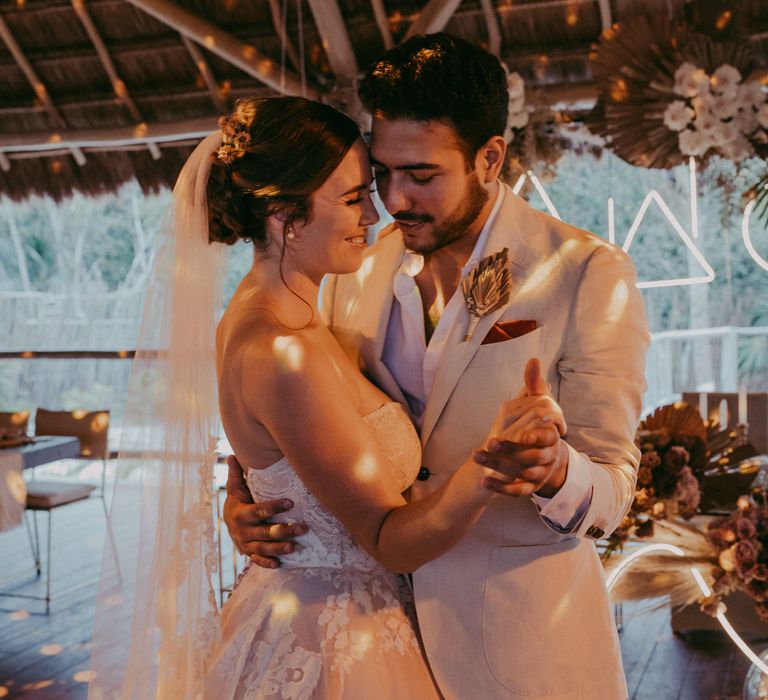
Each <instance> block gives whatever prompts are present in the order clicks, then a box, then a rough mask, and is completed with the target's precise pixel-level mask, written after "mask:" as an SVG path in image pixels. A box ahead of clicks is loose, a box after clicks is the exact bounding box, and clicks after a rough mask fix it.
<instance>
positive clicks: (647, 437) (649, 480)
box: [603, 402, 707, 559]
mask: <svg viewBox="0 0 768 700" xmlns="http://www.w3.org/2000/svg"><path fill="white" fill-rule="evenodd" d="M635 444H636V445H637V447H638V448H639V449H640V466H639V469H638V473H637V486H636V489H635V499H634V501H633V503H632V506H631V507H630V510H629V512H628V513H627V515H626V516H625V517H624V519H623V520H622V522H621V524H620V525H619V527H618V528H617V529H616V530H615V531H614V532H613V533H612V534H611V535H610V536H609V537H608V542H607V546H606V547H605V549H604V550H603V558H604V559H607V558H608V557H610V556H611V555H612V554H613V553H614V552H615V551H617V550H620V549H622V547H623V545H624V543H625V542H626V541H627V540H629V539H630V538H632V537H636V538H646V537H651V536H653V534H654V532H655V523H656V522H658V521H660V520H666V519H667V518H670V517H680V518H683V519H684V520H688V519H690V518H692V517H693V516H694V515H695V514H696V510H697V508H698V506H699V502H700V501H701V488H700V486H699V480H698V479H697V478H696V475H695V473H694V472H696V473H701V472H702V471H703V469H704V467H705V466H706V463H707V447H706V426H705V424H704V421H703V420H702V418H701V416H700V415H699V412H698V411H697V410H696V409H695V408H693V407H692V406H689V405H688V404H686V403H683V402H677V403H675V404H671V405H669V406H663V407H661V408H659V409H657V410H656V411H655V412H654V413H653V414H652V415H651V416H649V417H648V418H646V419H645V420H644V421H643V422H642V423H641V424H640V427H639V428H638V431H637V434H636V436H635Z"/></svg>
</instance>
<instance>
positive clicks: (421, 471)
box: [416, 467, 432, 481]
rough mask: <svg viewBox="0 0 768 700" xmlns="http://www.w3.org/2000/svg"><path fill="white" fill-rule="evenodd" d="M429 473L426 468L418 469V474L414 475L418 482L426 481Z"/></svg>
mask: <svg viewBox="0 0 768 700" xmlns="http://www.w3.org/2000/svg"><path fill="white" fill-rule="evenodd" d="M431 473H432V472H430V471H429V469H427V468H426V467H422V468H421V469H419V473H418V474H417V475H416V478H417V479H418V480H419V481H426V480H427V479H429V476H430V474H431Z"/></svg>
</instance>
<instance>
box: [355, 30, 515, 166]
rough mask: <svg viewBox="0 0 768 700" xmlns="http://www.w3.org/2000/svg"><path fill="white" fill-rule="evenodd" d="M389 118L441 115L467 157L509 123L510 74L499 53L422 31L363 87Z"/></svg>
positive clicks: (371, 106)
mask: <svg viewBox="0 0 768 700" xmlns="http://www.w3.org/2000/svg"><path fill="white" fill-rule="evenodd" d="M358 94H359V95H360V100H361V101H362V103H363V106H364V107H365V108H366V109H367V110H368V111H369V112H370V113H371V114H372V115H373V116H374V117H383V118H385V119H414V120H419V121H422V120H423V121H440V122H443V123H446V124H448V125H449V126H452V127H453V128H454V129H455V130H456V133H457V134H458V136H459V140H460V144H459V145H460V146H461V148H462V150H463V151H464V155H465V157H466V158H467V162H468V163H471V162H472V161H473V160H474V157H475V154H476V153H477V151H478V149H479V148H480V147H481V146H482V145H483V144H484V143H485V142H486V141H487V140H488V139H489V138H491V136H502V135H503V134H504V128H505V126H506V123H507V103H508V100H509V97H508V93H507V79H506V74H505V73H504V69H503V68H502V67H501V64H500V63H499V59H497V58H496V57H495V56H493V55H491V54H490V53H488V52H487V51H485V50H484V49H481V48H480V47H479V46H475V45H474V44H470V43H469V42H467V41H464V40H463V39H457V38H455V37H452V36H449V35H448V34H443V33H440V34H421V35H417V36H414V37H412V38H410V39H408V40H407V41H405V42H403V43H402V44H400V45H399V46H396V47H395V48H393V49H390V50H389V51H387V52H386V53H385V54H384V55H383V56H382V57H381V58H380V59H379V60H378V61H377V62H376V63H375V64H374V65H373V66H372V67H371V69H370V70H369V71H368V73H367V74H366V75H365V77H364V78H363V80H362V82H361V83H360V87H359V88H358Z"/></svg>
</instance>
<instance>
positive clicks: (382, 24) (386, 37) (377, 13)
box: [371, 0, 395, 49]
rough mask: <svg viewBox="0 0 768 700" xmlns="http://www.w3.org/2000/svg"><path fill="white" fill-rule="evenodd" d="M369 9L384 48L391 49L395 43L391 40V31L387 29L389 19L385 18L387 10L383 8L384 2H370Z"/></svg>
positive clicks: (376, 0)
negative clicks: (371, 9) (371, 11)
mask: <svg viewBox="0 0 768 700" xmlns="http://www.w3.org/2000/svg"><path fill="white" fill-rule="evenodd" d="M371 7H372V8H373V16H374V18H375V19H376V24H377V26H378V27H379V34H381V40H382V41H383V42H384V48H385V49H391V48H392V47H393V46H394V45H395V42H394V40H393V39H392V31H391V30H390V28H389V17H387V10H386V9H385V8H384V0H371Z"/></svg>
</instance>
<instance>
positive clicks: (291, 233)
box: [285, 224, 296, 241]
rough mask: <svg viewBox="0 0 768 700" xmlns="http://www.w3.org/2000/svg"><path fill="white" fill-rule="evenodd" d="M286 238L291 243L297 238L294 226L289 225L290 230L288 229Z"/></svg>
mask: <svg viewBox="0 0 768 700" xmlns="http://www.w3.org/2000/svg"><path fill="white" fill-rule="evenodd" d="M285 237H286V238H287V239H288V240H289V241H292V240H293V239H294V238H296V234H295V233H294V232H293V224H288V228H287V229H286V232H285Z"/></svg>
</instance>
